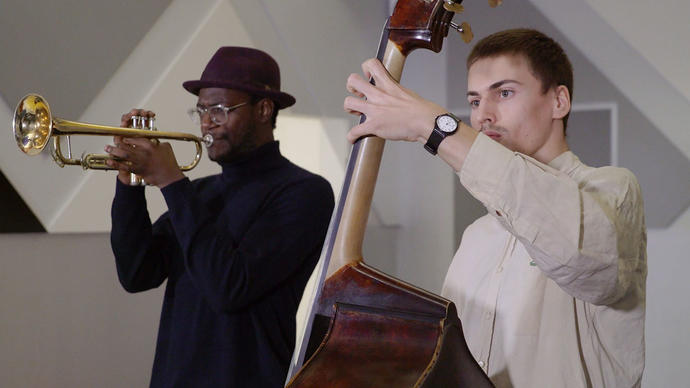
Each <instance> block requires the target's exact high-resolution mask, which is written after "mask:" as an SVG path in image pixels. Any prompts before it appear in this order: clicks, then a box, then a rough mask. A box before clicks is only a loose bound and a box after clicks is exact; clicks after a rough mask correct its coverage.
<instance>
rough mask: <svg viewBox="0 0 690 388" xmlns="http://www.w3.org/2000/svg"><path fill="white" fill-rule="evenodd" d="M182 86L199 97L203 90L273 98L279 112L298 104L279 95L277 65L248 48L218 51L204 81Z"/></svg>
mask: <svg viewBox="0 0 690 388" xmlns="http://www.w3.org/2000/svg"><path fill="white" fill-rule="evenodd" d="M182 86H183V87H184V88H185V89H187V91H188V92H190V93H192V94H195V95H197V96H198V95H199V90H201V89H203V88H226V89H235V90H241V91H243V92H246V93H249V94H251V95H257V96H262V97H268V98H270V99H271V100H273V101H275V103H276V105H277V106H278V109H283V108H287V107H289V106H291V105H293V104H294V103H295V98H294V97H292V96H291V95H289V94H287V93H284V92H281V91H280V68H278V63H276V61H275V60H274V59H273V58H272V57H271V56H270V55H268V54H266V53H265V52H263V51H261V50H257V49H253V48H249V47H221V48H219V49H218V51H216V53H215V54H214V55H213V57H212V58H211V60H210V61H209V62H208V64H207V65H206V68H205V69H204V72H203V73H201V79H199V80H194V81H186V82H184V83H183V84H182Z"/></svg>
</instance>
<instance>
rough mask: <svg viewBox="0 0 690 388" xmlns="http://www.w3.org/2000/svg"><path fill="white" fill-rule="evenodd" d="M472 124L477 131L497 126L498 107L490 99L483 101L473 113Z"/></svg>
mask: <svg viewBox="0 0 690 388" xmlns="http://www.w3.org/2000/svg"><path fill="white" fill-rule="evenodd" d="M472 122H473V126H475V128H477V129H480V128H482V127H483V126H485V125H493V124H495V123H496V105H495V104H494V103H493V102H492V101H490V99H488V98H485V99H483V100H482V101H481V103H480V104H479V106H478V107H477V109H475V110H473V111H472Z"/></svg>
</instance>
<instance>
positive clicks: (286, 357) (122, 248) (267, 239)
mask: <svg viewBox="0 0 690 388" xmlns="http://www.w3.org/2000/svg"><path fill="white" fill-rule="evenodd" d="M221 165H222V168H223V171H222V173H221V174H218V175H213V176H209V177H206V178H202V179H198V180H194V181H193V182H192V181H190V180H189V179H187V178H185V179H182V180H180V181H177V182H175V183H172V184H170V185H168V186H166V187H165V188H163V189H162V190H161V191H162V193H163V196H164V197H165V201H166V203H167V205H168V212H166V213H165V214H163V215H162V216H161V217H160V218H159V219H158V220H157V221H156V222H155V223H154V224H153V225H151V221H150V219H149V216H148V212H147V211H146V199H145V197H144V189H143V188H142V187H132V186H127V185H124V184H122V183H120V182H119V181H118V182H117V188H116V192H115V199H114V200H113V206H112V231H111V243H112V247H113V252H114V254H115V260H116V264H117V273H118V276H119V279H120V283H122V285H123V287H124V288H125V289H126V290H127V291H129V292H139V291H144V290H148V289H151V288H155V287H158V286H159V285H161V284H162V283H163V281H165V280H166V279H167V286H166V290H165V298H164V300H163V309H162V312H161V319H160V327H159V331H158V341H157V346H156V356H155V359H154V363H153V373H152V377H151V386H152V387H282V386H283V384H284V382H285V376H286V374H287V369H288V365H289V362H290V358H291V356H292V351H293V348H294V344H295V313H296V311H297V306H298V304H299V301H300V298H301V296H302V291H303V289H304V287H305V285H306V283H307V280H308V279H309V276H310V274H311V272H312V270H313V268H314V266H315V264H316V262H317V260H318V257H319V254H320V251H321V245H322V244H323V240H324V237H325V235H326V229H327V227H328V221H329V219H330V216H331V211H332V209H333V192H332V190H331V187H330V185H329V184H328V182H327V181H326V180H325V179H323V178H321V177H320V176H318V175H314V174H312V173H310V172H308V171H306V170H303V169H301V168H299V167H297V166H296V165H294V164H292V163H291V162H290V161H288V160H287V159H285V158H284V157H283V156H282V155H281V154H280V151H279V150H278V143H277V142H272V143H269V144H266V145H264V146H262V147H260V148H259V149H257V150H256V151H254V152H253V153H252V154H251V155H248V156H247V157H245V158H244V159H242V160H240V161H237V162H233V163H227V164H221Z"/></svg>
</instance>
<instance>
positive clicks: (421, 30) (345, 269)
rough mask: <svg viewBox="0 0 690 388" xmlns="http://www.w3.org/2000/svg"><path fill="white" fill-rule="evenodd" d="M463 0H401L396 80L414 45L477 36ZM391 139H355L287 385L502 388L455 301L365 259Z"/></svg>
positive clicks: (392, 51)
mask: <svg viewBox="0 0 690 388" xmlns="http://www.w3.org/2000/svg"><path fill="white" fill-rule="evenodd" d="M461 2H462V0H459V1H455V0H398V2H397V3H396V5H395V8H394V11H393V14H392V15H391V17H390V18H388V20H387V21H386V25H385V27H384V30H383V33H382V37H381V43H380V45H379V50H378V55H377V57H378V59H379V60H381V62H382V63H383V65H384V67H385V68H386V69H387V70H388V72H389V73H390V74H391V76H392V77H393V78H394V79H395V80H396V81H399V80H400V76H401V74H402V68H403V65H404V62H405V58H406V57H407V55H408V54H409V53H410V52H411V51H413V50H415V49H418V48H424V49H429V50H432V51H434V52H439V51H441V47H442V44H443V39H444V38H445V37H446V36H447V35H448V31H449V29H450V28H454V29H456V30H458V31H459V32H460V33H461V35H462V36H463V40H465V42H469V40H470V39H471V38H472V33H471V30H470V27H469V25H468V24H467V23H462V24H461V25H457V24H455V23H453V22H452V18H453V16H454V14H455V13H459V12H462V5H461V4H460V3H461ZM490 3H492V1H490ZM493 3H496V1H493ZM492 5H493V4H492ZM364 120H366V117H362V118H361V120H360V122H363V121H364ZM384 143H385V141H384V140H383V139H381V138H378V137H365V138H362V139H359V140H357V141H356V142H355V143H354V145H353V146H352V150H351V153H350V157H349V160H348V164H347V169H346V174H345V181H344V183H343V186H342V191H341V194H340V198H339V201H338V204H337V206H336V209H335V211H334V214H333V217H332V219H331V223H330V226H329V229H328V233H327V235H326V242H325V244H324V248H323V252H322V255H321V259H320V260H319V263H318V264H317V268H316V270H315V273H317V274H318V275H319V276H318V280H317V285H316V287H315V288H314V291H313V293H312V294H311V295H307V294H306V293H305V296H304V298H309V299H307V300H311V301H312V302H311V307H310V309H309V311H308V318H307V319H308V321H307V324H306V325H305V328H304V331H303V332H302V333H298V338H297V346H296V347H295V353H294V355H293V359H292V363H291V366H290V371H289V373H288V380H287V387H291V388H296V387H492V386H493V385H492V383H491V382H490V380H489V379H488V377H487V376H486V374H485V373H484V371H483V370H482V369H481V367H480V366H479V365H478V364H477V362H476V361H475V360H474V358H473V357H472V355H471V354H470V352H469V349H468V348H467V344H466V342H465V339H464V336H463V333H462V325H461V323H460V320H459V318H458V314H457V311H456V308H455V305H454V304H453V302H451V301H449V300H447V299H445V298H442V297H440V296H438V295H434V294H432V293H430V292H428V291H425V290H423V289H420V288H418V287H415V286H413V285H411V284H408V283H405V282H403V281H401V280H398V279H395V278H394V277H392V276H389V275H387V274H385V273H383V272H381V271H379V270H377V269H375V268H373V267H371V266H369V265H367V264H366V263H365V262H364V260H363V258H362V244H363V240H364V231H365V227H366V223H367V217H368V215H369V210H370V208H371V201H372V198H373V193H374V186H375V183H376V178H377V175H378V169H379V165H380V162H381V157H382V155H383V148H384ZM300 334H301V335H300ZM305 360H306V361H305Z"/></svg>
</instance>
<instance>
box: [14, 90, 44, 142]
mask: <svg viewBox="0 0 690 388" xmlns="http://www.w3.org/2000/svg"><path fill="white" fill-rule="evenodd" d="M12 131H13V132H14V139H15V141H16V142H17V146H18V147H19V149H20V150H22V151H23V152H24V153H25V154H28V155H37V154H39V153H40V152H41V151H42V150H43V149H44V148H45V146H46V145H47V144H48V141H49V140H50V136H51V134H52V132H53V117H52V116H51V114H50V107H49V106H48V102H47V101H46V100H45V99H43V97H41V96H39V95H38V94H28V95H26V96H25V97H24V98H22V99H21V100H20V101H19V104H17V108H16V109H15V110H14V117H13V119H12Z"/></svg>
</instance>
